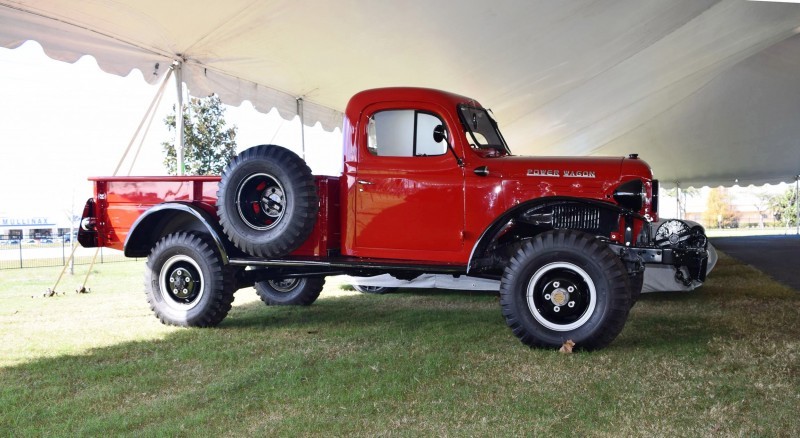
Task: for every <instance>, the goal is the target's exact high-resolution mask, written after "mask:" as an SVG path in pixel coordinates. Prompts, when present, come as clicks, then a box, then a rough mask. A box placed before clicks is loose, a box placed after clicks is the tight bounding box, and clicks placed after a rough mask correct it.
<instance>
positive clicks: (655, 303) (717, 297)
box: [0, 254, 800, 437]
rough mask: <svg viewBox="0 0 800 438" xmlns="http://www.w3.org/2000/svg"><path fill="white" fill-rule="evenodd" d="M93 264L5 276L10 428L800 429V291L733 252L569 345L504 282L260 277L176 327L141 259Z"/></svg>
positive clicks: (125, 431)
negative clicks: (591, 337)
mask: <svg viewBox="0 0 800 438" xmlns="http://www.w3.org/2000/svg"><path fill="white" fill-rule="evenodd" d="M81 269H84V270H83V271H81ZM85 269H86V267H85V266H84V267H76V275H75V276H74V277H68V278H67V280H66V283H65V284H67V285H69V287H67V286H62V288H61V289H63V290H67V291H69V292H67V294H66V295H63V296H55V297H50V298H43V297H42V296H41V294H42V292H44V290H45V289H46V288H47V287H50V286H52V282H53V281H54V279H55V278H56V276H57V274H58V270H57V269H55V268H37V269H24V270H6V271H3V272H2V273H0V407H2V409H0V436H28V435H40V436H66V435H70V436H72V435H137V436H139V435H181V436H212V435H222V436H248V435H260V436H297V435H302V436H308V435H311V436H332V435H333V436H337V435H361V436H375V435H400V436H404V435H428V436H430V435H436V436H440V435H441V436H464V435H481V436H520V435H543V436H553V435H555V436H559V435H571V436H584V435H592V436H631V435H634V436H653V435H656V436H703V435H713V436H731V435H737V436H738V435H760V436H787V437H790V436H799V435H800V417H799V416H798V412H800V341H798V339H800V293H798V292H796V291H793V290H790V289H789V288H786V287H784V286H781V285H779V284H777V283H775V282H773V281H772V280H770V279H769V278H768V277H766V276H764V275H762V274H761V273H759V272H758V271H756V270H754V269H752V268H750V267H748V266H744V265H742V264H740V263H738V262H736V261H735V260H733V259H731V258H729V257H726V256H725V255H724V254H721V256H720V260H719V263H718V265H717V267H716V269H715V271H714V272H713V274H712V275H711V277H710V278H709V280H708V282H707V283H706V285H705V286H703V287H702V288H701V289H699V290H697V291H695V292H692V293H663V294H647V295H645V296H643V297H642V299H641V301H640V302H639V303H638V304H637V305H636V306H635V307H634V308H633V309H632V311H631V315H630V319H629V321H628V324H627V326H626V327H625V330H624V331H623V332H622V334H621V335H620V336H619V337H618V338H617V340H616V341H615V342H614V343H613V344H612V345H611V346H610V347H609V348H607V349H605V350H602V351H599V352H594V353H576V354H571V355H563V354H559V353H557V352H556V351H544V350H531V349H528V348H527V347H525V346H523V345H522V344H521V343H520V342H518V341H517V340H516V338H514V337H513V335H512V334H511V332H510V331H509V330H508V329H507V327H506V326H505V323H504V321H503V318H502V316H501V314H500V309H499V304H498V300H497V297H496V296H495V295H493V294H485V293H475V292H472V293H466V292H450V291H411V290H407V291H405V292H401V293H397V294H391V295H385V296H373V295H361V294H357V293H354V292H346V291H343V290H341V289H340V288H339V285H338V284H336V281H335V279H329V283H330V284H329V285H328V286H326V289H325V292H323V295H322V297H321V298H320V299H319V300H318V301H317V302H316V303H315V304H314V305H313V306H311V307H307V308H297V307H267V306H264V305H263V304H262V303H261V302H260V301H258V299H257V297H256V296H255V293H254V292H253V290H252V289H246V290H242V291H239V292H238V293H237V298H236V302H235V303H234V308H233V310H232V312H231V314H230V315H229V316H228V318H227V319H226V320H225V321H224V322H223V324H222V325H221V326H220V327H218V328H215V329H178V328H172V327H166V326H162V325H161V324H160V323H159V322H158V321H157V320H156V319H155V318H154V317H153V316H152V315H151V313H150V310H149V308H148V307H147V304H146V302H145V297H144V293H143V286H142V275H143V263H142V262H126V263H115V264H105V265H101V266H98V267H95V272H93V274H92V276H91V277H90V281H89V285H90V287H91V288H92V292H91V293H89V294H76V293H75V292H73V290H74V288H75V286H74V283H80V281H81V280H82V274H85V272H86V271H85ZM31 296H34V297H33V298H32V297H31Z"/></svg>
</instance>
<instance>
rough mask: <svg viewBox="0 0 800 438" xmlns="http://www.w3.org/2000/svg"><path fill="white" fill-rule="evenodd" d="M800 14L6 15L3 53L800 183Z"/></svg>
mask: <svg viewBox="0 0 800 438" xmlns="http://www.w3.org/2000/svg"><path fill="white" fill-rule="evenodd" d="M798 32H800V5H798V4H791V3H775V2H751V1H745V0H671V1H664V0H609V1H589V0H573V1H569V2H555V1H550V0H536V1H532V0H518V1H510V0H498V1H493V2H486V1H472V0H460V1H455V0H452V1H446V0H442V1H435V2H431V1H427V0H426V1H422V0H406V1H393V2H375V1H366V0H363V1H359V0H340V1H335V2H330V1H322V0H318V1H313V0H306V1H302V0H300V1H298V0H230V1H226V2H202V3H200V2H194V1H189V0H171V1H168V2H164V1H156V0H136V1H133V0H122V1H120V0H91V1H70V2H53V1H48V0H0V45H2V46H3V47H8V48H14V47H17V46H19V45H20V44H22V43H23V42H24V41H26V40H29V39H31V40H36V41H38V42H39V43H40V44H42V46H43V47H44V49H45V51H46V52H47V53H48V55H49V56H51V57H53V58H55V59H59V60H63V61H68V62H74V61H75V60H77V59H78V58H79V57H81V56H82V55H85V54H88V55H92V56H93V57H95V58H96V59H97V61H98V64H99V65H100V67H101V68H102V69H103V70H105V71H107V72H110V73H114V74H118V75H125V74H127V73H129V72H130V71H131V70H132V69H139V70H141V71H142V72H143V74H144V76H145V78H146V79H147V80H148V81H150V82H155V81H157V80H158V79H159V77H161V76H162V75H163V74H164V73H165V72H166V71H167V70H168V68H169V66H170V65H171V64H172V63H173V62H174V61H180V62H182V63H183V78H184V81H185V82H186V83H187V85H188V87H189V89H190V90H191V91H192V93H193V94H195V95H206V94H209V93H211V92H216V93H217V94H219V95H220V97H221V98H222V99H223V101H224V102H226V103H228V104H232V105H238V104H239V103H241V102H242V101H243V100H249V101H251V102H252V103H253V104H254V106H255V107H256V108H257V109H259V110H261V111H264V112H266V111H268V110H269V109H271V108H277V109H278V110H279V111H280V112H281V114H282V115H283V116H284V117H291V116H293V115H294V114H296V111H297V105H296V99H297V98H301V97H302V98H303V101H304V105H303V113H304V120H305V121H306V123H307V124H314V123H316V122H319V123H321V124H322V126H323V127H325V128H326V129H332V128H334V127H335V126H338V125H339V124H340V123H341V113H340V111H341V110H343V109H344V106H345V104H346V102H347V100H348V98H349V97H350V96H351V95H352V94H354V93H355V92H357V91H359V90H362V89H366V88H373V87H381V86H393V85H409V86H425V87H433V88H441V89H446V90H449V91H453V92H457V93H460V94H465V95H469V96H472V97H474V98H476V99H477V100H479V101H480V102H481V103H482V104H483V105H485V106H488V107H491V108H492V109H493V110H494V113H495V115H496V117H497V118H498V121H499V123H500V125H501V129H502V130H503V132H504V134H505V136H506V138H507V140H508V141H509V143H510V145H511V147H512V150H513V151H514V152H515V153H516V154H524V155H626V154H628V153H639V154H640V155H641V156H642V157H643V158H644V159H645V160H647V161H648V162H649V163H650V164H651V165H652V166H653V170H654V172H655V174H656V176H657V177H658V178H659V179H661V180H662V183H664V184H665V185H669V184H671V183H674V182H680V184H681V186H684V187H685V186H688V185H717V184H725V185H731V184H733V183H734V180H738V181H739V184H740V185H741V184H751V183H758V184H760V183H767V182H780V181H789V180H793V179H794V176H795V175H797V174H798V172H799V171H800V145H798V143H800V123H798V122H800V120H799V119H800V81H799V80H798V78H800V35H798Z"/></svg>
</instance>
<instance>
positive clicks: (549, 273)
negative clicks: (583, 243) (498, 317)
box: [527, 262, 596, 331]
mask: <svg viewBox="0 0 800 438" xmlns="http://www.w3.org/2000/svg"><path fill="white" fill-rule="evenodd" d="M527 301H528V307H529V309H530V311H531V314H532V315H533V317H534V318H535V319H536V320H537V321H539V322H540V323H541V324H542V325H544V326H545V327H547V328H549V329H551V330H555V331H568V330H573V329H575V328H577V327H580V326H581V325H583V324H584V323H585V322H586V321H587V320H588V319H589V317H590V316H591V314H592V312H593V310H594V307H595V305H596V295H595V290H594V285H593V282H592V280H591V278H590V277H589V275H588V274H587V273H586V271H584V270H583V269H581V268H580V267H579V266H577V265H574V264H572V263H566V262H556V263H550V264H548V265H545V266H543V267H542V268H540V269H539V270H538V271H537V272H536V273H535V274H534V275H533V276H532V278H531V280H530V282H529V283H528V289H527Z"/></svg>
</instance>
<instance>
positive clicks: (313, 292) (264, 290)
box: [254, 277, 325, 306]
mask: <svg viewBox="0 0 800 438" xmlns="http://www.w3.org/2000/svg"><path fill="white" fill-rule="evenodd" d="M324 286H325V277H302V278H300V277H294V278H285V279H280V280H267V281H260V282H258V283H256V284H255V286H254V287H255V289H256V293H257V294H258V296H259V298H261V301H263V302H264V304H266V305H268V306H310V305H311V304H312V303H313V302H314V301H316V300H317V298H319V294H320V293H321V292H322V288H323V287H324Z"/></svg>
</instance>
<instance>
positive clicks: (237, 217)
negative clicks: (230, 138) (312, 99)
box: [217, 145, 319, 257]
mask: <svg viewBox="0 0 800 438" xmlns="http://www.w3.org/2000/svg"><path fill="white" fill-rule="evenodd" d="M318 210H319V198H318V196H317V188H316V184H315V183H314V176H313V175H312V174H311V169H309V168H308V166H307V165H306V163H305V162H304V161H303V160H302V159H301V158H300V157H298V156H297V154H295V153H294V152H292V151H290V150H288V149H285V148H283V147H280V146H275V145H261V146H255V147H252V148H249V149H247V150H245V151H244V152H242V153H241V154H239V155H237V156H236V158H234V159H233V161H231V163H230V164H228V166H227V167H225V170H224V171H223V172H222V179H221V180H220V182H219V187H218V189H217V215H218V216H219V220H220V224H221V225H222V229H223V230H224V231H225V234H226V235H227V236H228V239H230V241H231V242H233V244H234V245H236V247H237V248H239V249H241V250H242V251H244V252H246V253H247V254H250V255H253V256H256V257H280V256H284V255H286V254H289V253H290V252H292V251H294V250H295V249H297V248H298V247H299V246H300V245H302V244H303V242H305V240H306V239H307V238H308V236H309V234H311V231H312V230H313V228H314V223H315V222H316V219H317V211H318Z"/></svg>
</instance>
